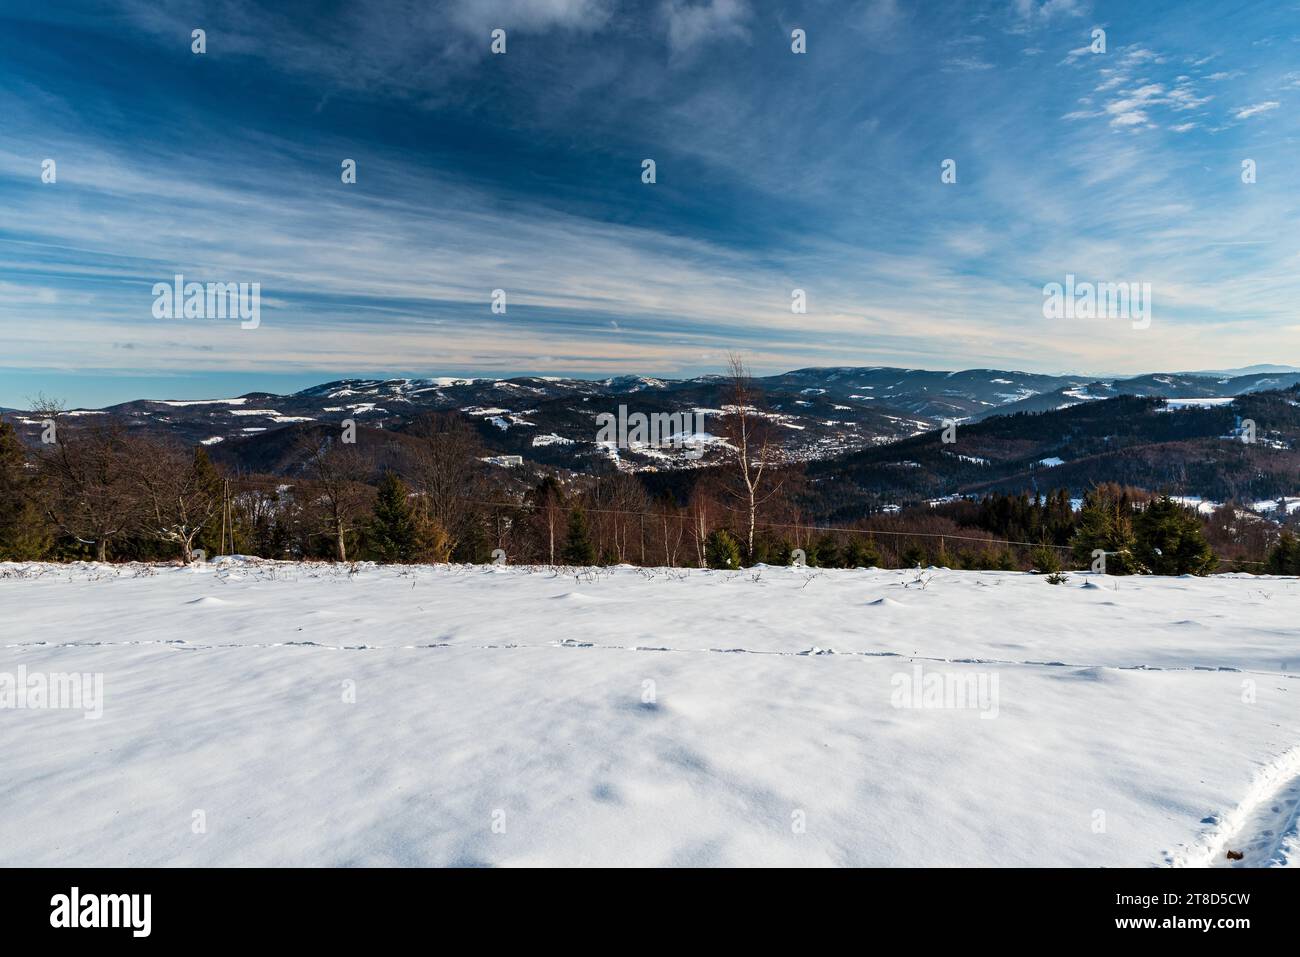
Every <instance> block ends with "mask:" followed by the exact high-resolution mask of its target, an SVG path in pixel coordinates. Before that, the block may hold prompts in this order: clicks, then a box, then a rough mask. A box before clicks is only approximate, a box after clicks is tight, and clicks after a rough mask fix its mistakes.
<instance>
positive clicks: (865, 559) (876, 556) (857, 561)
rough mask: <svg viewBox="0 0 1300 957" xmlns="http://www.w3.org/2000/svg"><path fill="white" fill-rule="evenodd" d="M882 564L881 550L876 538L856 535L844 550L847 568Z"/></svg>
mask: <svg viewBox="0 0 1300 957" xmlns="http://www.w3.org/2000/svg"><path fill="white" fill-rule="evenodd" d="M879 564H880V552H879V550H878V549H877V548H876V542H875V540H874V539H871V538H866V539H864V538H863V537H862V536H861V535H854V536H853V537H852V538H851V539H850V540H849V544H848V547H847V548H846V549H845V550H844V567H845V568H870V567H872V566H873V565H879Z"/></svg>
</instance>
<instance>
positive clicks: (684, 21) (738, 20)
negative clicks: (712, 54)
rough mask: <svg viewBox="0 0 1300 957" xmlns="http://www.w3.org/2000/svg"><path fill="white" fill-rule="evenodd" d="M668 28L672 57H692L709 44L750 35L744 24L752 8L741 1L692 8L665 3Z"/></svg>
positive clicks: (680, 1) (675, 0)
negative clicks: (700, 47) (693, 53)
mask: <svg viewBox="0 0 1300 957" xmlns="http://www.w3.org/2000/svg"><path fill="white" fill-rule="evenodd" d="M663 14H664V19H665V21H666V22H667V26H668V48H669V50H670V51H671V52H672V54H673V56H676V57H681V56H686V55H689V54H690V53H692V52H693V51H694V50H695V49H696V48H697V47H699V46H701V45H703V44H704V43H705V42H707V41H708V40H714V39H721V38H724V37H744V36H746V35H747V31H746V29H745V23H744V21H745V20H746V19H747V18H748V17H749V7H747V6H746V5H745V4H744V3H743V2H742V0H707V2H705V3H700V4H691V3H686V2H685V0H666V2H665V3H664V6H663Z"/></svg>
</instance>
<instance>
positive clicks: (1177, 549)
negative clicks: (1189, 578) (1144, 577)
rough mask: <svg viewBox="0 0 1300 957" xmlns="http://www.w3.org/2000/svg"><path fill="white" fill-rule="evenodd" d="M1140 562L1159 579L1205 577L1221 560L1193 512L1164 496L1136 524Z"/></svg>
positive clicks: (1148, 507) (1136, 519) (1138, 517)
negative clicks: (1167, 576)
mask: <svg viewBox="0 0 1300 957" xmlns="http://www.w3.org/2000/svg"><path fill="white" fill-rule="evenodd" d="M1133 531H1134V534H1135V535H1136V537H1137V546H1136V553H1137V558H1138V561H1139V562H1141V563H1142V565H1144V566H1145V567H1146V568H1147V569H1149V570H1150V571H1151V572H1152V573H1153V574H1156V575H1186V574H1192V575H1205V574H1208V573H1209V572H1210V571H1212V570H1213V569H1214V566H1215V565H1216V564H1218V559H1217V558H1216V557H1215V555H1214V552H1213V551H1211V550H1210V546H1209V543H1207V542H1206V541H1205V535H1204V533H1203V532H1202V531H1201V520H1200V518H1198V517H1197V515H1196V513H1195V512H1193V511H1192V510H1191V509H1188V508H1184V507H1183V506H1182V505H1179V504H1178V503H1177V502H1175V501H1174V500H1173V499H1171V498H1170V497H1169V496H1168V495H1163V496H1161V497H1160V498H1158V499H1156V500H1155V501H1153V502H1148V503H1147V507H1146V508H1144V509H1143V510H1142V511H1141V512H1139V513H1138V514H1137V517H1136V518H1135V519H1134V520H1133Z"/></svg>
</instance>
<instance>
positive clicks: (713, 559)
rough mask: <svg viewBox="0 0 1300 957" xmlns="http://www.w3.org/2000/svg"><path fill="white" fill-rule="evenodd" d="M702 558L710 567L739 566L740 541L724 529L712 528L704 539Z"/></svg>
mask: <svg viewBox="0 0 1300 957" xmlns="http://www.w3.org/2000/svg"><path fill="white" fill-rule="evenodd" d="M704 560H705V562H707V563H708V566H709V567H710V568H739V567H740V543H739V542H737V541H736V539H735V538H734V537H732V535H731V533H730V532H728V531H727V530H726V529H724V528H718V529H714V530H713V531H712V532H710V533H709V537H708V538H707V539H705V541H704Z"/></svg>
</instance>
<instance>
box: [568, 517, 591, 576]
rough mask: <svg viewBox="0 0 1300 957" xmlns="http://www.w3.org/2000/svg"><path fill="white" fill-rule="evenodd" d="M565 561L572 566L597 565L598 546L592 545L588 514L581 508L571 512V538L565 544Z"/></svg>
mask: <svg viewBox="0 0 1300 957" xmlns="http://www.w3.org/2000/svg"><path fill="white" fill-rule="evenodd" d="M564 560H565V562H567V563H568V564H570V565H594V564H596V546H595V545H593V544H592V543H591V532H590V531H589V530H588V528H587V513H586V512H585V511H583V509H582V507H581V506H575V507H574V508H573V509H572V510H570V512H569V536H568V538H567V540H566V541H565V543H564Z"/></svg>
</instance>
